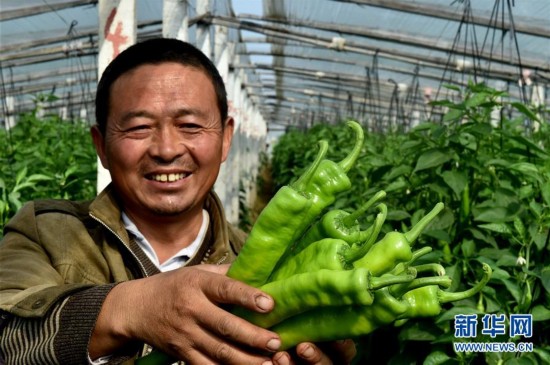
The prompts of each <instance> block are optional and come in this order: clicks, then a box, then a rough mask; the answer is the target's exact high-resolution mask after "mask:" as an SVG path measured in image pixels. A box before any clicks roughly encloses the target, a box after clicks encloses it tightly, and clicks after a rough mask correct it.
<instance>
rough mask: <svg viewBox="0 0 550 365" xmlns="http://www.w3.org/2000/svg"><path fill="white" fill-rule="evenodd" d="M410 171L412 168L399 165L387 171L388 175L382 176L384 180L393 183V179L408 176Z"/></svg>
mask: <svg viewBox="0 0 550 365" xmlns="http://www.w3.org/2000/svg"><path fill="white" fill-rule="evenodd" d="M411 170H412V168H411V166H409V165H399V166H397V167H394V168H393V169H391V170H390V171H389V173H387V174H386V175H384V180H386V181H393V180H394V179H396V178H398V177H400V176H402V175H408V174H410V173H411Z"/></svg>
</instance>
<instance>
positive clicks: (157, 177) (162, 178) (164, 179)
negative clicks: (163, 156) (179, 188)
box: [152, 174, 186, 182]
mask: <svg viewBox="0 0 550 365" xmlns="http://www.w3.org/2000/svg"><path fill="white" fill-rule="evenodd" d="M185 176H186V175H185V174H158V175H153V176H152V179H153V180H155V181H161V182H167V181H168V182H174V181H177V180H181V179H183V178H184V177H185Z"/></svg>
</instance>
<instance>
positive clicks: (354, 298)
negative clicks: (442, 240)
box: [232, 268, 415, 328]
mask: <svg viewBox="0 0 550 365" xmlns="http://www.w3.org/2000/svg"><path fill="white" fill-rule="evenodd" d="M414 278H415V271H414V270H411V271H409V272H408V273H406V274H404V275H384V276H383V277H374V276H372V275H371V274H370V272H369V271H368V270H367V269H364V268H359V269H352V270H327V269H321V270H318V271H315V272H306V273H301V274H297V275H294V276H291V277H289V278H286V279H282V280H279V281H273V282H270V283H267V284H265V285H263V286H261V287H260V289H261V290H262V291H264V292H266V293H267V294H269V295H271V296H272V297H273V299H274V300H275V308H274V309H273V310H272V311H271V312H269V313H256V312H252V311H249V310H246V309H244V308H240V307H237V308H235V310H233V311H232V312H233V313H234V314H236V315H238V316H240V317H242V318H244V319H246V320H247V321H249V322H251V323H254V324H256V325H258V326H261V327H264V328H269V327H271V326H273V325H275V324H277V323H279V322H281V321H283V320H285V319H287V318H289V317H292V316H294V315H296V314H299V313H302V312H305V311H308V310H310V309H314V308H318V307H326V306H342V305H352V304H354V305H364V306H366V305H371V304H372V302H373V299H374V298H373V291H374V290H377V289H380V288H383V287H386V286H389V285H396V284H398V283H407V282H411V281H412V280H413V279H414Z"/></svg>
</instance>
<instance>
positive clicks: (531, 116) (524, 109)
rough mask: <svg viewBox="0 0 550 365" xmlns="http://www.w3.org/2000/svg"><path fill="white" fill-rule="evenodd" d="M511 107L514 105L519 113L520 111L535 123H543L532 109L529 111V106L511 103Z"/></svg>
mask: <svg viewBox="0 0 550 365" xmlns="http://www.w3.org/2000/svg"><path fill="white" fill-rule="evenodd" d="M510 105H512V106H513V107H514V108H516V109H517V111H519V112H520V113H522V114H523V115H525V116H526V117H527V118H529V119H531V120H534V121H537V122H541V121H540V119H539V117H538V116H537V115H536V114H535V113H534V112H533V111H532V110H531V109H529V108H528V107H527V106H525V104H522V103H518V102H512V103H510Z"/></svg>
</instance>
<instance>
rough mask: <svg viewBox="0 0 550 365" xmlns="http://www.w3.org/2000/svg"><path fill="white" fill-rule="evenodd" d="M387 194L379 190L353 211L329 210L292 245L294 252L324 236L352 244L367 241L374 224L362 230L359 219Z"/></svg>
mask: <svg viewBox="0 0 550 365" xmlns="http://www.w3.org/2000/svg"><path fill="white" fill-rule="evenodd" d="M385 196H386V192H385V191H379V192H378V193H376V194H375V195H374V196H373V197H372V198H371V199H369V201H367V202H366V203H365V204H363V205H362V206H361V207H360V208H359V209H357V210H356V211H354V212H353V213H348V212H346V211H345V210H341V209H335V210H330V211H328V212H327V213H325V214H324V215H323V216H322V217H321V219H319V220H318V221H317V222H316V223H315V224H314V225H312V226H311V227H310V228H309V229H308V230H307V231H306V233H305V234H304V235H303V236H302V237H301V238H300V239H299V240H298V241H297V242H296V244H295V245H294V246H293V247H292V254H294V255H295V254H297V253H298V252H300V251H302V250H303V249H304V248H305V247H307V246H308V245H309V244H311V243H313V242H316V241H319V240H321V239H323V238H338V239H341V240H344V241H346V242H347V243H349V244H350V245H351V244H354V243H357V242H364V241H366V240H367V239H368V238H369V237H370V235H371V234H372V230H373V226H371V227H370V228H369V229H367V230H364V231H362V230H361V229H360V226H359V223H358V222H357V219H358V218H359V217H360V216H361V215H363V214H364V213H365V212H366V211H367V209H369V208H370V207H371V206H372V205H373V204H374V203H376V202H377V201H378V200H380V199H382V198H383V197H385Z"/></svg>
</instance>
